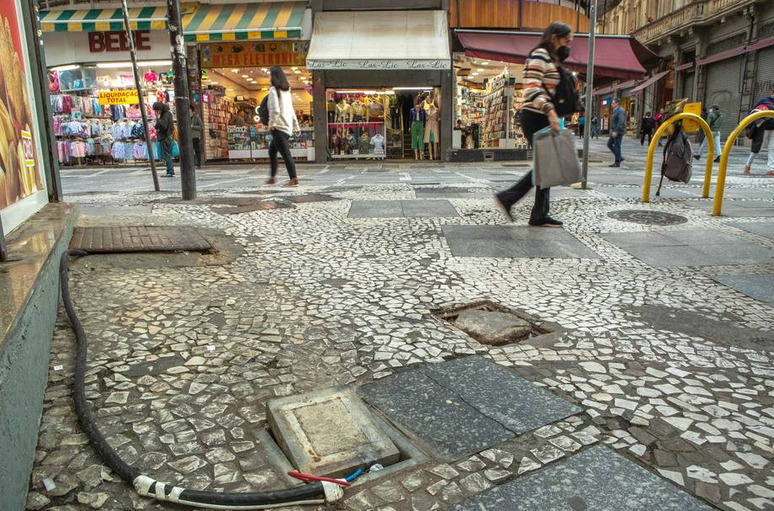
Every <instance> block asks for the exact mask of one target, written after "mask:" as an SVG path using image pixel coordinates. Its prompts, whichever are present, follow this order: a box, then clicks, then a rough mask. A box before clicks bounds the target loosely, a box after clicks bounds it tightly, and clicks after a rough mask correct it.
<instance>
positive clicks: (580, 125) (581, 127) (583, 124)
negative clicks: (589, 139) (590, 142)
mask: <svg viewBox="0 0 774 511" xmlns="http://www.w3.org/2000/svg"><path fill="white" fill-rule="evenodd" d="M585 129H586V118H585V117H583V114H580V116H579V117H578V136H579V137H582V136H583V132H584V131H583V130H585Z"/></svg>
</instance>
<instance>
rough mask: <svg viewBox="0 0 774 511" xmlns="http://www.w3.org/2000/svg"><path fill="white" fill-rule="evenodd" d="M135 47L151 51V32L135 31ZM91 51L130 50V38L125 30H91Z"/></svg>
mask: <svg viewBox="0 0 774 511" xmlns="http://www.w3.org/2000/svg"><path fill="white" fill-rule="evenodd" d="M133 36H134V47H135V49H136V50H138V51H149V50H150V49H151V44H150V32H148V31H147V30H137V31H135V32H133ZM89 51H90V52H91V53H102V52H116V51H129V39H128V38H127V37H126V33H125V32H89Z"/></svg>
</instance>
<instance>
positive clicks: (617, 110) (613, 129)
mask: <svg viewBox="0 0 774 511" xmlns="http://www.w3.org/2000/svg"><path fill="white" fill-rule="evenodd" d="M612 105H613V116H612V118H611V119H610V138H609V139H608V140H607V148H608V149H610V151H611V152H612V153H613V156H615V163H613V164H612V165H610V166H611V167H620V166H621V162H622V161H623V160H624V157H623V154H622V153H621V142H623V137H624V135H625V134H626V111H625V110H624V109H623V107H622V106H621V102H620V101H619V100H618V98H615V99H613V103H612Z"/></svg>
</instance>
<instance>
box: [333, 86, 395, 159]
mask: <svg viewBox="0 0 774 511" xmlns="http://www.w3.org/2000/svg"><path fill="white" fill-rule="evenodd" d="M386 96H387V94H386V92H385V91H381V90H373V91H356V92H338V91H327V94H326V98H327V104H328V107H327V115H328V119H327V120H328V150H329V152H330V155H331V158H334V159H342V158H384V157H385V156H386V154H387V153H386V140H387V130H386V117H387V116H386V111H387V105H386V102H385V98H386Z"/></svg>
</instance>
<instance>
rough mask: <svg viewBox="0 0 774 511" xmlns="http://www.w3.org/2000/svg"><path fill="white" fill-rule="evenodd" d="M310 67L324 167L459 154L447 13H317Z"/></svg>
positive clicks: (318, 153)
mask: <svg viewBox="0 0 774 511" xmlns="http://www.w3.org/2000/svg"><path fill="white" fill-rule="evenodd" d="M307 68H308V69H310V70H312V71H313V80H314V90H313V93H314V94H313V95H314V112H315V133H316V138H317V141H316V160H317V161H318V162H324V161H327V160H329V159H330V160H337V159H385V158H389V159H403V158H422V159H441V158H442V156H443V154H444V153H445V151H447V150H449V149H451V117H452V102H451V98H452V94H453V92H452V90H451V89H452V86H453V83H452V80H451V76H452V74H451V68H452V67H451V56H450V51H449V31H448V25H447V20H446V15H445V13H444V12H443V11H413V12H409V11H400V10H394V11H346V12H320V13H317V14H316V16H315V21H314V33H313V36H312V41H311V46H310V50H309V55H308V57H307Z"/></svg>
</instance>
